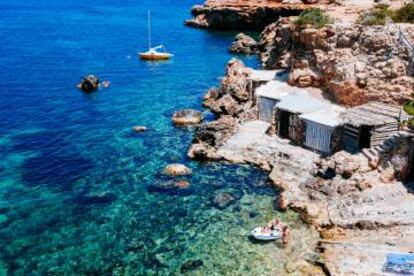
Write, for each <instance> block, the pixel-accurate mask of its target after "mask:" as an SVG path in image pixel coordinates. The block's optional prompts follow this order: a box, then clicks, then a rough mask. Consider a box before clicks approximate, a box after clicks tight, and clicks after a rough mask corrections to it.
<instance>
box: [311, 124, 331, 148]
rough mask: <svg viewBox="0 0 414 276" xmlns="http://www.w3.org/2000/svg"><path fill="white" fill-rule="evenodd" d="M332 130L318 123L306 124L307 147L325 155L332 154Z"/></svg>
mask: <svg viewBox="0 0 414 276" xmlns="http://www.w3.org/2000/svg"><path fill="white" fill-rule="evenodd" d="M331 136H332V128H330V127H328V126H324V125H321V124H317V123H312V122H307V123H306V141H305V145H306V146H307V147H309V148H311V149H314V150H317V151H319V152H323V153H330V152H331Z"/></svg>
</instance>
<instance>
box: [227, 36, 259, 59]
mask: <svg viewBox="0 0 414 276" xmlns="http://www.w3.org/2000/svg"><path fill="white" fill-rule="evenodd" d="M257 48H258V43H257V41H256V40H254V39H253V38H252V37H250V36H248V35H245V34H243V33H239V34H238V35H236V37H235V40H234V42H233V43H232V44H231V46H230V52H232V53H236V54H246V55H251V54H255V53H257Z"/></svg>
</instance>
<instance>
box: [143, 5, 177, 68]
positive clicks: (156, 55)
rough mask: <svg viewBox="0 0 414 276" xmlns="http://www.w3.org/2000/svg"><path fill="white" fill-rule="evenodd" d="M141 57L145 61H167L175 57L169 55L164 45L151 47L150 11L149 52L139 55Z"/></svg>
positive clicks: (149, 20) (149, 19) (149, 13)
mask: <svg viewBox="0 0 414 276" xmlns="http://www.w3.org/2000/svg"><path fill="white" fill-rule="evenodd" d="M138 55H139V57H140V58H141V59H143V60H166V59H170V58H171V57H173V56H174V55H173V54H171V53H168V51H167V49H166V48H165V46H164V45H159V46H156V47H151V12H150V10H148V51H146V52H143V53H138Z"/></svg>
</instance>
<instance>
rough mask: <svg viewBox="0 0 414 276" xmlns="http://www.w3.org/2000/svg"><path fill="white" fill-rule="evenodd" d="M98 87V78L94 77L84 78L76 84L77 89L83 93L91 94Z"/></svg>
mask: <svg viewBox="0 0 414 276" xmlns="http://www.w3.org/2000/svg"><path fill="white" fill-rule="evenodd" d="M98 87H99V78H98V77H97V76H95V75H92V74H91V75H88V76H86V77H84V78H83V79H82V80H81V82H80V83H79V84H78V88H79V89H82V90H83V91H84V92H93V91H95V90H96V89H98Z"/></svg>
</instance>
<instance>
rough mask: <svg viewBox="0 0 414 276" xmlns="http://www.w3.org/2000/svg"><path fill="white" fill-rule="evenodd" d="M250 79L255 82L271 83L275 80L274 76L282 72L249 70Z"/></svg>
mask: <svg viewBox="0 0 414 276" xmlns="http://www.w3.org/2000/svg"><path fill="white" fill-rule="evenodd" d="M250 71H251V74H250V77H249V78H250V79H252V80H256V81H271V80H275V79H276V77H277V76H276V74H277V73H279V72H282V70H255V69H250Z"/></svg>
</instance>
